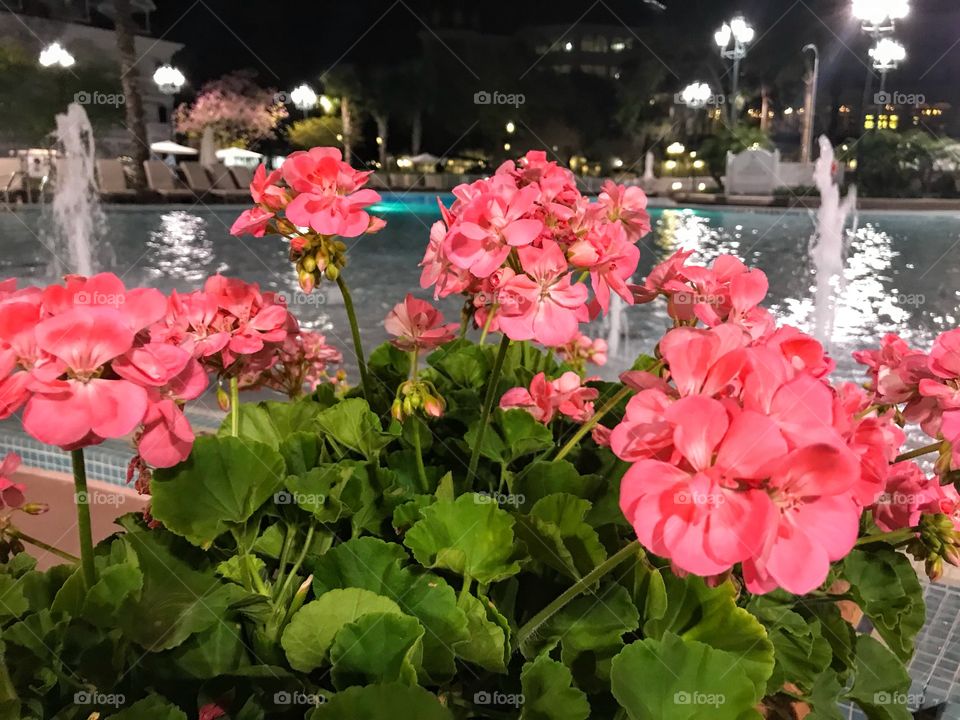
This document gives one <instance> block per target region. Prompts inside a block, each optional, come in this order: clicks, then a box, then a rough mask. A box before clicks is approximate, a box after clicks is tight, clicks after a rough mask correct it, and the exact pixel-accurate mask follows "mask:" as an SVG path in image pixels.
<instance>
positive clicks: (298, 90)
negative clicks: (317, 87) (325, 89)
mask: <svg viewBox="0 0 960 720" xmlns="http://www.w3.org/2000/svg"><path fill="white" fill-rule="evenodd" d="M290 99H291V100H292V101H293V104H294V106H295V107H296V108H297V110H300V111H301V112H303V113H304V114H306V113H307V112H308V111H310V110H312V109H313V108H315V107H316V106H317V100H318V99H319V98H318V97H317V94H316V93H315V92H314V91H313V88H312V87H310V86H309V85H307V84H306V83H304V84H303V85H298V86H297V87H295V88H294V89H293V90H292V91H291V92H290Z"/></svg>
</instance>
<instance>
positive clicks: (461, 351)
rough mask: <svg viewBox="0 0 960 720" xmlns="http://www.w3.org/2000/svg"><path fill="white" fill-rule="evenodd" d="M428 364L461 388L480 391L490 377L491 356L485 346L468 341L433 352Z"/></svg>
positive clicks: (460, 341)
mask: <svg viewBox="0 0 960 720" xmlns="http://www.w3.org/2000/svg"><path fill="white" fill-rule="evenodd" d="M427 362H428V363H429V364H430V365H431V366H432V367H434V368H436V369H437V370H438V371H440V372H441V373H443V374H444V375H445V376H446V377H448V378H449V379H450V381H451V382H453V384H454V385H457V386H459V387H466V388H475V389H480V388H482V387H483V386H484V385H485V384H486V382H487V377H488V376H489V375H490V366H491V359H490V354H489V353H488V352H486V351H485V349H484V347H483V346H481V345H475V344H473V343H471V342H469V341H466V340H458V341H456V342H453V343H450V344H449V345H445V346H444V347H442V348H440V349H439V350H437V351H435V352H433V353H432V354H431V355H430V356H429V357H428V358H427Z"/></svg>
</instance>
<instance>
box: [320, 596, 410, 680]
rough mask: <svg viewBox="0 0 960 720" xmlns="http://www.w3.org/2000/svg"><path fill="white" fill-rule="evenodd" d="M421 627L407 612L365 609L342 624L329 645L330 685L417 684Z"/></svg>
mask: <svg viewBox="0 0 960 720" xmlns="http://www.w3.org/2000/svg"><path fill="white" fill-rule="evenodd" d="M422 638H423V627H422V626H421V625H420V623H419V622H417V620H416V618H412V617H410V616H409V615H395V614H390V613H368V614H366V615H364V616H363V617H361V618H359V619H358V620H356V621H355V622H352V623H350V624H348V625H345V626H344V627H343V629H342V630H340V632H338V633H337V636H336V638H335V639H334V641H333V647H331V648H330V662H331V664H332V665H333V671H332V677H333V685H334V687H336V688H338V689H340V690H342V689H345V688H348V687H350V686H351V685H368V684H374V683H387V682H401V683H404V684H406V685H416V684H417V671H418V670H419V668H420V663H421V662H422V660H423V642H422Z"/></svg>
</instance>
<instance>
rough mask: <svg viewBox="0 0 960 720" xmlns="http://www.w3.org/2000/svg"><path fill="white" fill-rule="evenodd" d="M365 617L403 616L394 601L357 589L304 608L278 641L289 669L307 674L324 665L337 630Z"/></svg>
mask: <svg viewBox="0 0 960 720" xmlns="http://www.w3.org/2000/svg"><path fill="white" fill-rule="evenodd" d="M367 613H395V614H397V615H402V614H403V612H402V611H401V610H400V608H399V606H398V605H397V604H396V603H395V602H394V601H393V600H390V599H389V598H385V597H384V596H383V595H378V594H377V593H374V592H370V591H369V590H362V589H360V588H348V589H344V590H331V591H329V592H327V593H324V594H323V595H321V596H320V597H319V598H317V599H316V600H314V601H313V602H309V603H307V604H306V605H304V606H303V607H302V608H300V610H298V611H297V612H296V613H295V614H294V616H293V618H292V619H291V620H290V624H289V625H287V627H286V629H285V630H284V631H283V636H282V637H281V639H280V644H281V645H282V646H283V649H284V651H285V652H286V654H287V661H288V662H289V663H290V666H291V667H293V668H294V669H296V670H299V671H300V672H310V671H311V670H314V669H315V668H318V667H321V666H323V665H324V664H326V662H327V659H328V654H329V651H330V648H331V646H332V645H333V641H334V639H335V638H336V636H337V633H338V632H340V629H341V628H343V626H344V625H347V624H348V623H352V622H353V621H355V620H357V619H358V618H360V617H362V616H364V615H366V614H367Z"/></svg>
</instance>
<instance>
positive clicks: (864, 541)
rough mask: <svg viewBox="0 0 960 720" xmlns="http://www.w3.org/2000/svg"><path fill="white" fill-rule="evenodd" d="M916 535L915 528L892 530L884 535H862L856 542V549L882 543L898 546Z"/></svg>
mask: <svg viewBox="0 0 960 720" xmlns="http://www.w3.org/2000/svg"><path fill="white" fill-rule="evenodd" d="M916 535H917V529H916V528H912V527H909V528H900V529H899V530H893V531H891V532H886V533H877V534H875V535H864V536H863V537H862V538H859V539H858V540H857V545H856V546H857V547H862V546H863V545H870V544H871V543H878V542H883V543H887V544H888V545H899V544H900V543H903V542H906V541H909V540H913V538H914V537H916Z"/></svg>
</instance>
